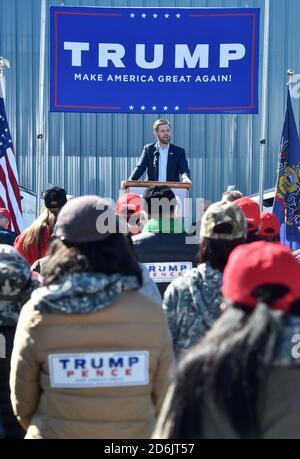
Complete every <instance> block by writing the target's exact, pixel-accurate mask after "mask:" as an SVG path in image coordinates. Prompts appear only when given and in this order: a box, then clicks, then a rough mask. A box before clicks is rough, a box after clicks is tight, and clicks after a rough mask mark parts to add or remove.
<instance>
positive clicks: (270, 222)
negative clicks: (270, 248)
mask: <svg viewBox="0 0 300 459" xmlns="http://www.w3.org/2000/svg"><path fill="white" fill-rule="evenodd" d="M259 234H260V236H263V237H268V236H277V235H278V234H280V223H279V220H278V218H277V217H276V215H275V214H273V213H272V212H261V214H260V225H259Z"/></svg>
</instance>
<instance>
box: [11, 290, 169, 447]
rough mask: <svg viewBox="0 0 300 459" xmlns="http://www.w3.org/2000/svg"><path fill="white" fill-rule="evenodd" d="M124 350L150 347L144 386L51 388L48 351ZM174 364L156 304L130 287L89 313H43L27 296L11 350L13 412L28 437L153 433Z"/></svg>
mask: <svg viewBox="0 0 300 459" xmlns="http://www.w3.org/2000/svg"><path fill="white" fill-rule="evenodd" d="M129 351H148V352H149V383H148V384H145V385H133V386H125V385H123V386H120V387H118V386H115V387H114V386H113V387H93V388H91V387H89V388H82V387H80V388H65V387H63V388H60V387H51V386H50V375H49V362H48V357H49V355H54V354H62V355H65V354H75V355H78V354H82V353H87V354H89V353H109V352H121V353H122V352H123V353H124V355H125V352H129ZM172 363H173V353H172V344H171V338H170V334H169V331H168V327H167V324H166V321H165V318H164V313H163V310H162V308H161V305H158V304H156V303H154V302H153V301H152V300H151V299H149V298H147V297H145V296H143V295H141V294H140V293H138V292H137V291H135V290H129V291H125V292H123V293H122V294H121V295H120V296H119V298H118V300H117V301H116V302H114V303H113V304H111V305H109V306H107V307H105V308H104V309H102V310H100V311H97V312H92V313H88V314H48V313H41V312H39V311H38V310H36V309H34V301H33V300H30V301H29V302H28V303H27V304H26V305H25V306H24V308H23V310H22V313H21V316H20V320H19V323H18V327H17V331H16V337H15V343H14V349H13V354H12V361H11V377H10V386H11V399H12V405H13V409H14V412H15V415H16V416H17V417H18V419H19V421H20V422H21V423H22V425H23V426H24V427H28V430H27V435H26V438H135V439H138V438H150V436H151V432H152V431H153V427H154V425H155V421H156V418H157V416H158V413H159V411H160V407H161V404H162V402H163V399H164V396H165V393H166V391H167V388H168V384H169V376H170V374H169V373H170V368H171V366H172ZM118 370H119V368H117V369H115V370H114V371H115V372H116V373H117V372H118Z"/></svg>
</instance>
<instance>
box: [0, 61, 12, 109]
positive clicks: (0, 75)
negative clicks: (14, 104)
mask: <svg viewBox="0 0 300 459" xmlns="http://www.w3.org/2000/svg"><path fill="white" fill-rule="evenodd" d="M6 68H8V69H9V68H10V64H9V61H8V60H7V59H5V57H0V93H1V94H2V97H3V99H4V100H5V98H6V80H5V69H6Z"/></svg>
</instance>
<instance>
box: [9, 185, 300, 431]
mask: <svg viewBox="0 0 300 459" xmlns="http://www.w3.org/2000/svg"><path fill="white" fill-rule="evenodd" d="M44 201H45V206H44V209H43V210H42V212H41V215H40V216H39V218H37V220H35V221H34V222H33V224H32V225H31V226H30V227H29V228H27V229H26V230H25V231H24V232H23V233H22V234H20V235H18V236H17V235H15V234H14V233H13V232H12V231H11V228H10V225H11V219H10V215H9V212H8V211H7V210H6V209H0V242H1V245H0V335H1V336H4V338H5V342H6V348H5V358H1V359H0V438H1V436H2V437H3V438H16V439H20V438H24V437H26V438H32V439H34V438H107V439H108V438H110V439H112V438H116V439H121V438H127V439H138V438H151V437H152V438H154V439H161V438H167V439H168V438H169V439H188V438H189V439H198V438H300V430H299V428H298V421H299V414H298V413H299V412H300V410H299V408H300V406H299V408H298V404H299V405H300V398H299V397H297V388H298V384H299V383H300V358H299V357H300V355H299V356H298V354H297V352H296V350H297V349H295V347H296V348H297V340H296V338H297V336H298V337H299V336H300V335H299V333H300V264H299V259H298V258H299V255H298V254H293V253H292V252H290V250H289V249H288V248H287V247H286V246H284V245H283V244H281V243H280V235H279V233H280V225H279V222H278V220H277V219H276V217H275V215H273V214H272V213H270V212H264V213H261V212H260V208H259V205H258V204H257V203H255V202H254V201H252V200H251V199H250V198H248V197H245V196H243V195H242V193H240V192H238V191H232V192H227V193H224V194H223V196H222V197H221V200H220V202H216V203H214V204H212V205H210V206H209V207H208V209H207V210H206V211H205V213H204V215H203V217H202V219H201V223H200V234H198V235H197V236H198V239H199V243H198V244H189V243H187V238H188V236H190V235H189V234H188V233H187V232H186V230H185V229H184V225H183V223H182V220H181V219H180V218H178V216H177V201H176V197H175V195H174V193H173V191H172V190H171V189H170V188H168V187H167V186H162V185H159V184H157V185H156V186H152V187H149V188H147V189H146V191H145V192H144V195H143V196H142V197H141V196H138V195H135V194H133V193H124V194H123V195H121V196H120V198H119V200H118V201H117V203H116V206H115V208H113V207H112V205H111V204H110V202H109V201H107V200H105V199H103V198H101V197H98V196H81V197H76V198H72V199H68V197H67V194H66V192H65V190H63V189H62V188H59V187H55V188H51V189H49V190H47V191H46V193H45V194H44Z"/></svg>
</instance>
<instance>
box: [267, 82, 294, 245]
mask: <svg viewBox="0 0 300 459" xmlns="http://www.w3.org/2000/svg"><path fill="white" fill-rule="evenodd" d="M273 212H274V214H275V215H276V216H277V218H278V220H279V222H280V224H281V230H280V238H281V242H283V243H285V244H286V245H288V246H289V247H290V248H291V249H292V250H298V249H300V142H299V136H298V132H297V126H296V122H295V117H294V112H293V107H292V101H291V95H290V90H288V96H287V109H286V114H285V121H284V126H283V132H282V138H281V146H280V154H279V166H278V177H277V185H276V190H275V200H274V207H273Z"/></svg>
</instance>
